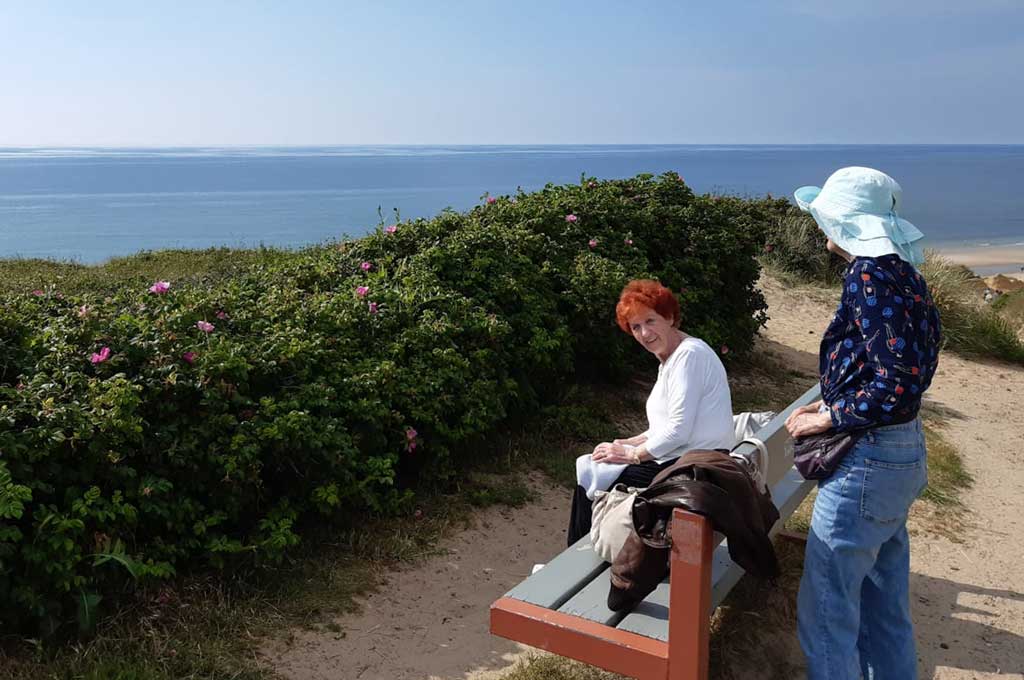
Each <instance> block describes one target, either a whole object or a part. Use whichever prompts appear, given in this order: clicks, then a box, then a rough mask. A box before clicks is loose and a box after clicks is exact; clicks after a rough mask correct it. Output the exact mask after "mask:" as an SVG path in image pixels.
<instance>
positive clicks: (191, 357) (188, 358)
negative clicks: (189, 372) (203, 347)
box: [181, 352, 197, 364]
mask: <svg viewBox="0 0 1024 680" xmlns="http://www.w3.org/2000/svg"><path fill="white" fill-rule="evenodd" d="M196 356H197V355H196V353H195V352H185V353H184V354H182V355H181V358H182V359H184V360H185V363H187V364H194V363H195V362H196Z"/></svg>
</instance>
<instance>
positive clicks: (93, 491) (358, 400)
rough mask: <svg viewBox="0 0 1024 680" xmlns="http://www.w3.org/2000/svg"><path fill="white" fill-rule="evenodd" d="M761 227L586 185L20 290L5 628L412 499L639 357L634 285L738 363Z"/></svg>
mask: <svg viewBox="0 0 1024 680" xmlns="http://www.w3.org/2000/svg"><path fill="white" fill-rule="evenodd" d="M753 219H754V218H753V217H751V213H750V211H749V210H748V208H747V207H746V204H745V203H744V202H742V201H735V200H724V199H718V198H715V197H711V196H695V195H694V194H693V193H692V192H691V191H690V189H689V188H687V187H686V185H685V184H684V183H683V182H682V181H681V180H680V179H679V178H678V176H676V175H674V174H668V175H664V176H661V177H659V178H654V177H652V176H649V175H641V176H638V177H636V178H633V179H628V180H621V181H608V182H595V181H592V180H584V181H582V182H581V183H580V184H579V185H572V186H548V187H546V188H545V189H543V190H541V191H539V192H536V193H531V194H525V193H519V194H517V195H516V196H505V197H500V198H497V199H491V198H488V199H487V201H485V202H484V204H483V205H481V206H479V207H477V208H475V209H473V210H471V211H469V212H467V213H456V212H452V211H447V212H444V213H442V214H441V215H439V216H437V217H436V218H434V219H430V220H416V221H410V222H404V223H402V224H399V225H395V226H393V227H390V228H383V227H382V228H380V229H378V230H377V231H376V232H375V233H373V234H370V235H369V236H366V237H364V238H362V239H359V240H356V241H351V242H345V243H342V244H335V245H325V246H320V247H315V248H310V249H307V250H304V251H300V252H296V253H289V254H287V256H285V255H284V254H275V253H267V254H265V255H260V256H257V257H253V256H243V258H244V260H245V264H244V266H239V267H237V268H235V269H234V270H233V271H232V272H231V273H230V274H229V275H224V274H222V275H218V276H204V275H202V274H201V273H194V272H192V273H190V275H189V276H184V275H183V278H184V279H185V281H184V282H183V281H182V280H175V279H172V280H171V286H170V289H169V290H167V291H166V292H163V293H160V292H150V291H149V290H148V289H147V287H148V285H149V284H150V283H151V281H146V282H145V283H143V282H141V281H140V280H139V279H138V278H137V277H133V276H130V277H128V282H127V283H126V284H123V285H117V284H116V283H115V282H114V281H113V279H111V278H109V277H105V276H104V277H100V278H101V279H102V281H103V283H104V285H103V286H101V287H100V288H99V290H96V291H93V290H92V289H90V288H89V287H88V286H87V285H81V286H80V287H79V288H78V289H76V290H65V291H62V290H61V287H60V282H59V281H55V282H49V283H48V284H47V285H44V286H40V289H39V290H38V291H37V292H36V293H32V292H29V291H25V292H23V293H21V294H19V295H15V296H12V297H11V298H10V299H9V304H7V305H6V306H5V307H4V308H3V309H2V310H0V343H2V346H3V350H4V363H3V368H2V373H0V607H2V611H3V621H2V628H3V629H5V630H21V631H25V630H30V629H32V628H35V629H37V630H41V631H42V632H44V633H52V632H54V631H55V630H57V629H58V628H59V627H60V626H62V625H64V624H66V623H68V622H72V621H76V620H77V623H78V625H79V626H81V627H82V628H83V629H87V628H88V627H89V626H90V625H91V622H92V621H94V618H95V612H96V608H97V606H98V604H99V603H100V601H101V598H102V597H103V596H104V595H106V594H108V593H111V592H115V591H117V590H118V589H119V588H123V587H125V586H126V585H130V584H131V583H133V582H135V581H138V580H144V579H156V578H164V577H167V576H169V575H171V574H173V573H174V572H175V570H177V569H181V568H183V567H186V566H199V567H202V566H203V565H204V564H205V565H212V566H215V567H222V566H230V565H234V564H238V563H240V562H242V561H250V562H251V561H252V560H277V559H280V558H281V557H282V555H284V554H285V553H286V552H287V551H288V549H289V548H291V547H293V546H294V545H295V544H296V543H297V542H298V541H299V540H300V534H301V531H302V526H303V524H304V523H311V522H324V521H342V522H352V521H357V519H358V517H360V516H366V515H367V514H369V513H389V512H400V511H403V510H404V509H407V508H408V505H409V503H410V500H411V494H412V490H413V489H414V488H415V487H416V486H422V485H426V484H437V483H445V480H447V479H449V478H450V477H452V476H453V474H454V472H455V471H456V470H459V469H461V467H462V466H463V464H464V462H465V461H466V460H469V459H474V458H478V457H479V456H480V455H482V452H486V451H487V446H486V444H487V437H488V435H490V434H492V433H493V432H495V430H496V428H497V427H498V426H499V425H501V424H502V423H507V422H508V421H509V419H517V418H522V417H525V416H527V415H529V414H531V413H534V412H536V411H537V410H538V409H539V408H541V407H543V406H545V405H547V404H551V403H553V402H554V401H555V399H556V398H557V396H558V395H559V393H560V391H562V390H563V389H564V387H565V386H566V385H567V384H569V383H570V378H571V377H572V376H573V375H574V374H580V373H584V374H587V375H592V376H596V377H600V378H603V379H615V378H617V377H621V376H623V375H625V374H627V373H629V372H630V371H631V370H632V369H633V368H634V367H635V366H636V365H638V362H639V361H642V360H643V359H644V356H643V353H642V352H640V351H638V350H637V348H635V347H633V346H632V344H631V343H632V342H633V341H632V340H631V339H630V338H628V337H627V336H626V335H625V334H623V333H622V332H621V331H620V330H619V329H618V328H617V327H616V325H615V323H614V303H615V300H616V298H617V296H618V293H619V291H620V290H621V288H622V286H623V285H624V284H625V283H626V281H627V280H628V279H630V278H635V277H653V278H657V279H660V280H661V281H662V282H663V283H665V284H667V285H669V286H670V287H672V288H673V289H674V290H676V291H678V292H679V294H680V299H681V306H682V319H683V327H684V329H685V330H687V331H689V332H691V333H693V334H695V335H697V336H699V337H702V338H704V339H705V340H707V341H708V342H709V343H710V344H711V346H712V347H715V348H718V349H720V350H721V351H722V352H723V354H726V353H728V357H727V358H729V357H731V356H734V355H735V354H739V355H742V354H744V353H746V352H747V351H748V350H749V349H750V348H751V345H752V343H753V339H754V335H755V333H756V331H757V329H758V327H759V326H760V325H761V324H763V323H764V320H765V303H764V300H763V299H762V297H761V295H760V293H759V292H758V291H757V290H756V288H755V283H756V280H757V278H758V275H759V267H758V263H757V261H756V259H755V256H756V255H757V254H758V253H759V252H760V250H761V248H762V244H763V239H762V238H761V235H760V234H759V232H758V230H757V229H752V228H750V223H751V220H753ZM215 257H216V259H218V260H219V259H221V257H222V256H221V255H220V254H218V255H216V256H215ZM156 259H157V260H159V259H160V258H159V256H156ZM364 263H366V264H365V265H364ZM159 266H161V267H164V266H166V261H161V264H160V265H159ZM364 267H365V268H364ZM161 271H166V270H165V269H161ZM25 275H26V272H25V271H24V270H23V271H22V274H21V276H22V279H24V276H25ZM74 276H75V277H76V278H75V279H74V280H75V281H77V282H78V283H79V284H81V283H82V282H87V281H89V280H91V279H90V276H91V275H90V274H88V273H82V272H78V273H75V274H74ZM207 324H210V325H207ZM211 325H212V327H211ZM105 348H106V349H105Z"/></svg>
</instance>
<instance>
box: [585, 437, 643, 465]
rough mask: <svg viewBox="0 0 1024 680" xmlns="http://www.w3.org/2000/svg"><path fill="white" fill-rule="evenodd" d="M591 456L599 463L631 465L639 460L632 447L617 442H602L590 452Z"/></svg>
mask: <svg viewBox="0 0 1024 680" xmlns="http://www.w3.org/2000/svg"><path fill="white" fill-rule="evenodd" d="M590 458H591V459H592V460H594V461H596V462H598V463H618V464H623V465H630V464H632V463H638V462H639V461H638V460H637V456H636V454H635V452H634V450H633V449H632V448H631V447H627V446H625V445H623V444H617V443H615V442H601V443H600V444H598V445H597V446H595V447H594V452H593V453H592V454H590Z"/></svg>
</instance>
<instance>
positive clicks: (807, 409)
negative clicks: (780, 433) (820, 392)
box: [786, 399, 821, 434]
mask: <svg viewBox="0 0 1024 680" xmlns="http://www.w3.org/2000/svg"><path fill="white" fill-rule="evenodd" d="M820 408H821V399H819V400H818V401H816V402H814V403H813V404H808V405H807V406H801V407H800V408H798V409H796V410H795V411H793V412H792V413H790V414H789V417H788V418H786V429H787V430H789V433H790V434H793V430H791V429H790V426H791V425H792V423H795V422H796V420H797V418H799V417H800V416H802V415H804V414H806V413H817V412H818V410H819V409H820Z"/></svg>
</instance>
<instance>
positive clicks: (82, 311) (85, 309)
mask: <svg viewBox="0 0 1024 680" xmlns="http://www.w3.org/2000/svg"><path fill="white" fill-rule="evenodd" d="M87 316H89V305H82V306H81V307H79V308H78V318H79V319H84V318H85V317H87Z"/></svg>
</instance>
